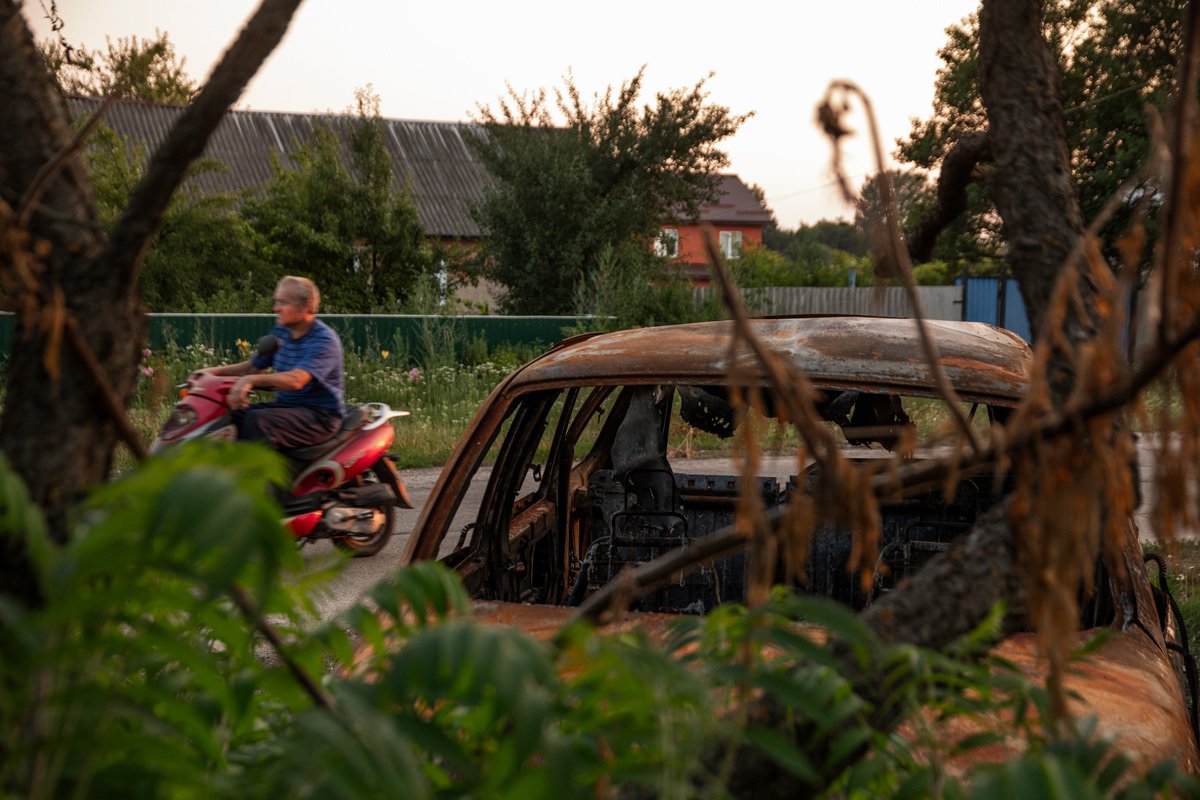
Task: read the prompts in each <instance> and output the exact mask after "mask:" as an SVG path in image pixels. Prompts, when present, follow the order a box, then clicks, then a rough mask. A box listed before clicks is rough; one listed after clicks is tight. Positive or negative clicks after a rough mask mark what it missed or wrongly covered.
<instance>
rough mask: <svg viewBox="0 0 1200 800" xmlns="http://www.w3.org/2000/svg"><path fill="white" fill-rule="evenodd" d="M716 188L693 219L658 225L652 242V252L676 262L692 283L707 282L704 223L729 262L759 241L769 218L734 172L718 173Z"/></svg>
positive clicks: (769, 215)
mask: <svg viewBox="0 0 1200 800" xmlns="http://www.w3.org/2000/svg"><path fill="white" fill-rule="evenodd" d="M717 191H718V192H719V194H718V197H717V199H716V201H715V202H713V203H709V204H708V205H706V206H704V207H702V208H701V209H700V212H699V213H698V214H697V215H696V218H695V219H691V220H680V221H676V222H674V223H668V224H664V225H662V226H661V227H660V228H659V236H658V239H657V240H656V241H655V243H654V252H655V253H657V254H658V255H660V256H664V257H666V258H669V259H671V263H673V264H678V265H679V266H680V267H681V268H682V269H683V271H684V274H685V275H687V276H688V278H690V279H691V281H692V283H693V284H694V285H696V286H707V285H708V284H709V281H710V278H709V273H708V256H707V255H706V254H705V249H704V226H706V225H708V226H711V227H712V228H713V232H714V233H715V234H716V236H717V243H718V244H719V246H720V248H721V254H722V255H723V256H724V257H725V258H726V259H727V260H731V261H732V260H736V259H738V258H740V257H741V254H742V252H743V251H744V250H752V249H754V248H756V247H759V246H760V245H761V244H762V240H763V227H764V226H765V225H766V224H767V223H768V222H770V221H771V212H769V211H767V209H766V208H764V207H763V204H762V203H761V202H759V200H758V198H757V197H755V196H754V194H753V193H752V192H751V191H750V189H749V188H747V186H746V184H744V183H742V181H741V179H740V178H738V176H737V175H722V176H721V183H720V185H719V186H718V189H717Z"/></svg>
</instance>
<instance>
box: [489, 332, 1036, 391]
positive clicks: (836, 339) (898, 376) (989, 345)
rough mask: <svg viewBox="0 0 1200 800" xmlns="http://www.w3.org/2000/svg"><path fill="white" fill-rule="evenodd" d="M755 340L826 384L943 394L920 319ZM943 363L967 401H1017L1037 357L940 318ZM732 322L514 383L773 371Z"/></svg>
mask: <svg viewBox="0 0 1200 800" xmlns="http://www.w3.org/2000/svg"><path fill="white" fill-rule="evenodd" d="M751 324H752V327H753V330H754V332H755V334H756V335H757V336H758V337H759V338H760V339H761V340H762V341H763V342H764V344H765V345H766V346H767V347H768V348H769V349H770V350H771V351H773V352H774V353H776V354H777V355H779V356H780V357H782V358H784V359H785V360H786V361H787V362H788V363H789V364H790V365H791V367H792V368H793V369H795V370H797V371H799V372H801V373H803V374H804V375H806V376H807V377H808V378H809V380H811V381H812V382H813V383H815V384H817V385H818V386H830V387H838V388H860V389H867V390H871V391H876V392H904V393H909V394H916V395H930V396H932V395H934V394H936V389H935V384H934V379H933V374H932V371H931V370H930V369H929V367H928V365H927V364H926V363H925V359H924V357H923V356H922V350H921V345H920V339H919V336H918V332H917V327H916V323H915V322H913V321H912V320H901V319H882V318H863V317H821V318H811V319H769V320H754V321H753V322H752V323H751ZM926 324H927V325H928V326H929V329H930V331H931V333H932V335H933V338H934V340H935V341H936V342H937V346H938V349H939V351H940V356H941V358H940V363H941V365H942V367H943V369H944V370H945V371H946V374H947V376H948V377H949V379H950V382H951V383H952V384H953V385H954V387H955V389H956V390H957V391H958V392H959V393H960V394H961V395H962V397H963V398H964V399H970V400H980V401H986V402H994V403H1001V404H1009V405H1011V404H1015V403H1016V402H1018V401H1019V400H1020V398H1021V397H1023V396H1024V394H1025V391H1026V388H1027V387H1028V381H1029V378H1028V369H1029V365H1030V363H1031V360H1032V355H1031V351H1030V350H1029V346H1028V345H1027V344H1026V343H1025V342H1024V341H1023V340H1021V339H1020V338H1019V337H1017V336H1014V335H1013V334H1011V333H1009V332H1007V331H1004V330H1001V329H999V328H994V327H992V326H990V325H983V324H980V323H972V322H956V321H946V320H930V321H928V322H927V323H926ZM733 334H734V327H733V323H732V322H728V321H720V322H702V323H695V324H690V325H672V326H667V327H660V328H637V329H634V330H627V331H617V332H614V333H609V334H604V335H601V336H595V337H591V338H589V339H586V340H584V341H581V342H576V343H574V344H569V345H567V346H564V347H561V348H558V349H556V350H554V351H551V352H550V353H548V354H546V355H545V356H543V357H541V358H540V359H538V360H537V361H535V362H533V363H532V364H530V365H529V366H528V367H526V368H525V369H524V370H522V371H521V373H520V374H519V375H518V376H516V378H515V379H514V381H513V383H512V384H511V387H512V388H513V389H514V390H520V389H521V388H523V387H525V386H534V385H555V384H567V383H571V382H581V381H588V382H592V383H604V382H626V383H628V382H637V381H639V380H643V381H654V382H663V383H667V382H695V383H705V382H714V383H715V382H720V381H722V380H724V379H725V377H726V376H727V375H728V374H729V372H730V371H731V370H734V369H736V370H739V371H741V374H746V375H749V376H752V377H755V378H761V377H762V375H763V371H762V369H761V368H760V366H759V365H758V362H757V359H756V358H755V357H754V356H753V354H752V353H751V352H750V351H749V350H748V349H747V348H744V347H743V348H739V349H738V350H737V351H731V347H730V344H731V342H732V340H733Z"/></svg>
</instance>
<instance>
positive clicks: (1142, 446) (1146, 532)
mask: <svg viewBox="0 0 1200 800" xmlns="http://www.w3.org/2000/svg"><path fill="white" fill-rule="evenodd" d="M1152 445H1153V442H1152V441H1150V440H1143V441H1141V442H1139V450H1138V456H1139V465H1140V476H1141V486H1142V504H1141V505H1140V506H1139V508H1138V511H1137V514H1136V521H1137V524H1138V529H1139V531H1140V532H1141V535H1142V538H1143V540H1153V538H1154V535H1153V528H1152V527H1151V525H1150V516H1149V514H1150V509H1151V508H1152V507H1153V502H1154V482H1153V474H1154V470H1153V457H1152V453H1153V447H1152ZM674 463H675V466H676V469H677V470H679V471H682V472H688V473H700V474H717V475H721V474H735V473H736V471H737V467H736V465H735V464H734V463H733V462H732V461H730V460H729V459H723V458H718V459H707V458H706V459H688V460H687V461H686V467H681V466H680V463H679V462H674ZM485 469H486V468H485ZM440 472H441V468H440V467H433V468H428V469H408V470H403V471H402V472H401V476H402V477H403V478H404V482H405V483H406V484H407V485H408V491H409V495H410V497H411V498H412V500H413V503H414V504H415V505H416V506H417V508H416V509H414V510H400V511H399V514H398V519H397V521H396V529H395V532H394V533H393V535H392V539H391V541H390V542H388V544H387V547H385V548H384V549H383V550H382V551H380V552H379V553H378V554H377V555H375V556H373V557H371V558H355V559H350V560H349V561H347V563H346V564H345V565H344V568H343V570H342V572H341V573H340V574H339V575H338V576H337V578H336V579H335V580H333V581H331V582H330V583H329V584H328V585H327V587H326V588H325V590H324V591H323V592H322V593H321V594H320V595H317V596H315V597H314V598H313V601H314V603H315V605H316V606H317V609H318V611H319V612H320V615H321V618H322V619H323V620H328V619H331V618H332V617H333V616H335V615H337V614H338V613H339V612H341V611H343V610H345V609H347V608H349V607H351V606H352V605H353V604H354V603H356V602H357V601H358V599H359V598H360V597H361V596H362V595H363V593H364V592H365V591H366V590H367V589H369V588H370V587H371V586H373V585H374V584H375V583H377V582H378V581H381V580H383V579H385V578H387V577H388V576H389V575H390V574H392V572H394V571H395V570H396V569H397V568H399V567H400V566H402V563H401V562H402V561H403V556H404V549H405V544H406V543H407V541H408V538H409V536H410V535H411V533H412V530H413V527H414V526H415V525H416V522H417V518H418V516H419V513H420V508H421V507H422V506H423V505H424V504H425V502H426V500H427V498H428V497H429V492H430V490H431V489H432V488H433V484H434V482H435V481H436V480H437V477H438V475H439V474H440ZM795 472H796V469H795V460H794V459H793V458H790V457H771V458H766V459H764V460H763V465H762V470H761V473H762V474H764V475H767V474H774V475H776V476H778V477H780V478H782V479H783V480H786V479H787V476H788V475H792V474H795ZM485 474H486V473H485ZM470 502H471V498H470V497H469V496H468V500H467V503H468V504H469V503H470ZM475 502H476V503H478V499H476V500H475ZM1182 535H1183V536H1186V537H1194V536H1196V535H1197V532H1194V531H1193V532H1184V533H1183V534H1182ZM302 553H303V555H304V556H305V558H306V560H307V562H308V564H309V566H310V567H311V568H313V569H318V568H321V567H323V566H324V565H326V564H328V563H329V562H330V561H332V560H335V559H337V558H338V555H339V554H338V551H336V550H335V549H334V547H333V545H332V544H331V543H329V542H328V541H323V542H317V543H315V544H312V545H309V546H307V547H306V548H304V550H303V551H302Z"/></svg>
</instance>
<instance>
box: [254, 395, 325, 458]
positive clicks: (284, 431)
mask: <svg viewBox="0 0 1200 800" xmlns="http://www.w3.org/2000/svg"><path fill="white" fill-rule="evenodd" d="M233 421H234V424H236V425H237V427H238V439H239V440H241V441H267V442H269V443H270V444H271V446H273V447H276V448H280V449H284V450H290V449H294V448H297V447H307V446H308V445H310V444H317V443H319V442H324V441H327V440H328V439H330V438H332V437H333V435H334V434H335V433H337V431H338V428H339V427H340V426H341V420H340V419H338V417H337V415H336V414H328V413H325V412H322V411H321V410H320V409H316V408H307V407H304V406H279V405H275V404H274V403H256V404H254V405H252V406H250V407H249V408H246V409H242V410H239V411H235V412H233Z"/></svg>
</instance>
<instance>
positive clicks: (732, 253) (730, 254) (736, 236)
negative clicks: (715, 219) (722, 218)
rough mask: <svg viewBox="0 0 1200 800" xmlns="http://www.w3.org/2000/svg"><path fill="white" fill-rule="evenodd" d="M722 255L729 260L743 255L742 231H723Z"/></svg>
mask: <svg viewBox="0 0 1200 800" xmlns="http://www.w3.org/2000/svg"><path fill="white" fill-rule="evenodd" d="M721 255H722V256H724V257H725V259H726V260H728V261H733V260H734V259H737V258H741V257H742V232H741V231H721Z"/></svg>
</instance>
